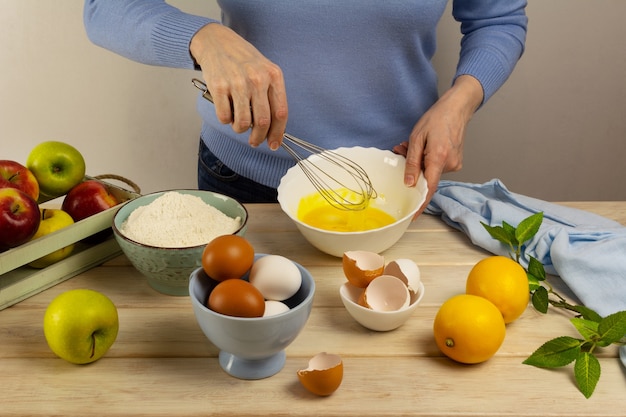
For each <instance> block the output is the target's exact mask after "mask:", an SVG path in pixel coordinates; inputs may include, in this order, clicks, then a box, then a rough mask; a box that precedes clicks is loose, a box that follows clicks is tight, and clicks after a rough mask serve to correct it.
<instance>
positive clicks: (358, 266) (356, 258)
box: [342, 250, 385, 288]
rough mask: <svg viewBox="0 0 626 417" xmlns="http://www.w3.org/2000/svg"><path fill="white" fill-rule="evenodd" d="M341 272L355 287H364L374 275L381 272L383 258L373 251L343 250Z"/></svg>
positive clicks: (383, 263)
mask: <svg viewBox="0 0 626 417" xmlns="http://www.w3.org/2000/svg"><path fill="white" fill-rule="evenodd" d="M342 267H343V274H344V275H345V277H346V278H347V279H348V282H350V283H351V284H352V285H354V286H355V287H359V288H365V287H367V285H368V284H369V283H370V282H371V281H372V280H373V279H374V278H376V277H378V276H380V275H382V274H383V271H384V269H385V258H384V257H383V256H382V255H380V254H378V253H375V252H368V251H363V250H356V251H348V252H344V254H343V258H342Z"/></svg>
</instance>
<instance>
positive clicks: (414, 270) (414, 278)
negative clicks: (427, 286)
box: [383, 258, 421, 294]
mask: <svg viewBox="0 0 626 417" xmlns="http://www.w3.org/2000/svg"><path fill="white" fill-rule="evenodd" d="M383 273H384V274H385V275H393V276H394V277H398V278H400V279H401V280H402V281H404V283H405V284H406V286H407V287H408V288H409V291H410V292H411V294H415V293H417V291H419V287H420V282H421V274H420V269H419V267H418V266H417V264H416V263H415V262H413V260H411V259H402V258H401V259H396V260H394V261H391V262H389V263H388V264H387V266H386V267H385V270H384V272H383Z"/></svg>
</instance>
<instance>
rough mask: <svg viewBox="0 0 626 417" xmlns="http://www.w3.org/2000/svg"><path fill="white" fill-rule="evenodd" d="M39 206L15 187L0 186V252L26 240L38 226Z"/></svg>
mask: <svg viewBox="0 0 626 417" xmlns="http://www.w3.org/2000/svg"><path fill="white" fill-rule="evenodd" d="M39 222H40V219H39V206H37V202H36V201H35V200H33V198H32V197H31V196H29V195H28V194H26V193H25V192H23V191H21V190H18V189H17V188H13V187H7V188H0V252H1V251H4V250H7V249H10V248H14V247H16V246H19V245H21V244H22V243H25V242H28V241H29V240H30V238H31V237H33V235H34V234H35V232H37V228H38V227H39Z"/></svg>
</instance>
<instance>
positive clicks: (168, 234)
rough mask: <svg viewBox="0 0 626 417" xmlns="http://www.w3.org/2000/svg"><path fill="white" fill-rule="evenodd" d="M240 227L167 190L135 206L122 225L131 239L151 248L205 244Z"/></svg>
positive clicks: (195, 200)
mask: <svg viewBox="0 0 626 417" xmlns="http://www.w3.org/2000/svg"><path fill="white" fill-rule="evenodd" d="M240 225H241V219H240V218H239V217H237V218H235V219H233V218H231V217H228V216H226V215H225V214H224V213H222V212H221V211H219V210H218V209H216V208H215V207H212V206H209V205H208V204H206V203H205V202H204V201H202V199H201V198H200V197H197V196H195V195H190V194H181V193H178V192H175V191H168V192H166V193H164V194H163V195H162V196H160V197H158V198H156V199H155V200H154V201H153V202H151V203H150V204H148V205H145V206H142V207H138V208H136V209H135V210H133V212H131V213H130V215H129V216H128V219H127V220H126V221H125V222H124V223H123V224H122V227H121V232H122V233H123V234H124V235H125V236H127V237H129V238H130V239H132V240H134V241H136V242H139V243H143V244H146V245H151V246H159V247H167V248H182V247H188V246H199V245H203V244H207V243H208V242H210V241H211V240H213V239H214V238H216V237H217V236H220V235H227V234H231V233H233V232H235V231H236V230H237V229H238V228H239V226H240Z"/></svg>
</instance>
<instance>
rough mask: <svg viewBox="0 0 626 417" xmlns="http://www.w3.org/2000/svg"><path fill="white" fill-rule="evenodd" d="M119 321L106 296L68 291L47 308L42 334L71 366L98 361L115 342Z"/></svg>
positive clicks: (83, 290) (78, 290)
mask: <svg viewBox="0 0 626 417" xmlns="http://www.w3.org/2000/svg"><path fill="white" fill-rule="evenodd" d="M118 330H119V318H118V315H117V308H116V307H115V304H113V302H112V301H111V299H110V298H109V297H107V296H106V295H104V294H102V293H100V292H98V291H94V290H88V289H76V290H69V291H66V292H64V293H62V294H60V295H58V296H57V297H56V298H55V299H54V300H52V302H51V303H50V304H49V305H48V308H47V309H46V312H45V314H44V319H43V331H44V335H45V337H46V341H47V342H48V346H49V347H50V349H51V350H52V351H53V352H54V353H55V354H56V355H57V356H59V357H60V358H62V359H65V360H66V361H68V362H71V363H75V364H86V363H91V362H95V361H97V360H98V359H100V358H101V357H102V356H104V354H105V353H106V352H107V351H108V350H109V348H110V347H111V346H112V345H113V343H114V342H115V339H116V338H117V333H118Z"/></svg>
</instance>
